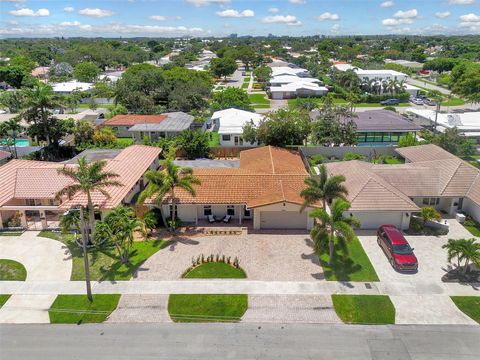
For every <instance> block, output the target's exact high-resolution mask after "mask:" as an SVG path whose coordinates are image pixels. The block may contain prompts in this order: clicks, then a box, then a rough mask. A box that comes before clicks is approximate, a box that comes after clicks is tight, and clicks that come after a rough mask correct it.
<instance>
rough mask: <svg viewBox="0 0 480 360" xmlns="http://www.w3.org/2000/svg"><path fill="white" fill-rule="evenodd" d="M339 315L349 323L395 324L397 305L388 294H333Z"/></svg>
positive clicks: (334, 304)
mask: <svg viewBox="0 0 480 360" xmlns="http://www.w3.org/2000/svg"><path fill="white" fill-rule="evenodd" d="M332 300H333V306H334V308H335V312H336V313H337V315H338V317H339V318H340V319H342V321H343V322H344V323H347V324H395V307H394V306H393V304H392V301H391V300H390V298H389V297H388V296H386V295H332Z"/></svg>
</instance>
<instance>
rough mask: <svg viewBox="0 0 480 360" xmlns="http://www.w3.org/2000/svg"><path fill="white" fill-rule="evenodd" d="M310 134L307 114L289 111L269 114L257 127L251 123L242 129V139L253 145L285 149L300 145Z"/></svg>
mask: <svg viewBox="0 0 480 360" xmlns="http://www.w3.org/2000/svg"><path fill="white" fill-rule="evenodd" d="M309 133H310V118H309V116H308V114H307V113H305V112H299V111H296V110H290V109H279V110H277V111H275V112H270V113H268V114H267V115H265V117H264V118H263V119H262V120H261V121H260V123H259V124H258V126H256V125H255V124H253V122H250V123H247V124H245V126H244V127H243V138H244V139H245V140H246V141H248V142H250V143H254V142H256V141H258V142H259V143H261V144H264V145H273V146H280V147H285V146H287V145H302V144H303V143H304V142H305V141H306V139H307V137H308V135H309Z"/></svg>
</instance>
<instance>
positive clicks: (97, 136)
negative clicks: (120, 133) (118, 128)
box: [92, 126, 117, 147]
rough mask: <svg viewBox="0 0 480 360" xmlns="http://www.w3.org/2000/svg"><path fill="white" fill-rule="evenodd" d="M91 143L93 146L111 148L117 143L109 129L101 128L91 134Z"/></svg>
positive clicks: (113, 133) (111, 130)
mask: <svg viewBox="0 0 480 360" xmlns="http://www.w3.org/2000/svg"><path fill="white" fill-rule="evenodd" d="M92 139H93V143H94V144H95V146H100V147H112V146H113V145H114V144H115V141H117V136H116V135H115V132H114V131H113V129H112V128H111V127H108V126H106V127H102V128H100V129H96V130H95V131H94V132H93V137H92Z"/></svg>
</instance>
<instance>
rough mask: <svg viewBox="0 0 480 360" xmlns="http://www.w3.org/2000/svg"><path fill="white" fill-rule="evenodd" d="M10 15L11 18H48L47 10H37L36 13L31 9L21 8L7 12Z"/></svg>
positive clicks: (48, 12)
mask: <svg viewBox="0 0 480 360" xmlns="http://www.w3.org/2000/svg"><path fill="white" fill-rule="evenodd" d="M9 13H10V15H13V16H30V17H36V16H49V15H50V11H48V9H38V10H37V11H34V10H32V9H28V8H23V9H19V10H12V11H10V12H9Z"/></svg>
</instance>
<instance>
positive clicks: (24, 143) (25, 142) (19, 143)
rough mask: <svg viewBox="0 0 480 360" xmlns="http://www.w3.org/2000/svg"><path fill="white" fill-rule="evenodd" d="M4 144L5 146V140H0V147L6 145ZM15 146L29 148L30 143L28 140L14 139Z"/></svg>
mask: <svg viewBox="0 0 480 360" xmlns="http://www.w3.org/2000/svg"><path fill="white" fill-rule="evenodd" d="M6 144H7V140H0V145H6ZM15 145H17V147H25V146H29V145H30V141H29V140H28V139H16V140H15Z"/></svg>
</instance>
